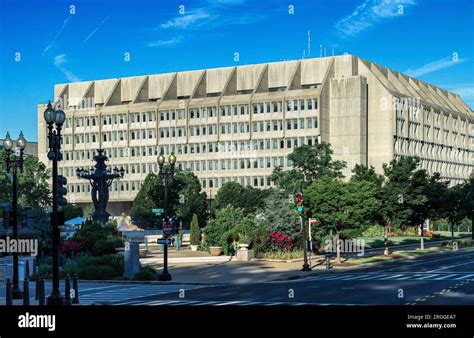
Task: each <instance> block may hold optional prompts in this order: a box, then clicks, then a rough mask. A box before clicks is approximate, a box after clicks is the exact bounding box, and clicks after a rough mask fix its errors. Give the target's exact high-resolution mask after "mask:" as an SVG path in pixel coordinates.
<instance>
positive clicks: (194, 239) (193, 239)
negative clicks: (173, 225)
mask: <svg viewBox="0 0 474 338" xmlns="http://www.w3.org/2000/svg"><path fill="white" fill-rule="evenodd" d="M199 243H200V240H199V221H198V217H197V215H196V214H194V215H193V219H192V221H191V234H190V244H191V245H199Z"/></svg>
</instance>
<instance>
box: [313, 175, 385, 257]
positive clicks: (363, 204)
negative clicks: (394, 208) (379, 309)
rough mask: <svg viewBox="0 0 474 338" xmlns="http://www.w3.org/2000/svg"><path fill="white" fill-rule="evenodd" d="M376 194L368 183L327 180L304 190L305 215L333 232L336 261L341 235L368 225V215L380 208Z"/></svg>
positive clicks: (339, 254)
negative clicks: (345, 231) (313, 218)
mask: <svg viewBox="0 0 474 338" xmlns="http://www.w3.org/2000/svg"><path fill="white" fill-rule="evenodd" d="M376 192H377V187H376V186H375V184H374V183H372V182H368V181H349V182H344V181H342V180H340V179H337V178H331V177H324V178H321V179H318V180H316V181H314V182H313V183H312V184H311V185H310V186H309V187H308V188H306V189H305V190H304V201H305V206H306V214H307V215H309V216H311V217H315V218H317V219H318V220H319V222H320V223H319V224H320V226H321V227H323V228H326V229H327V230H332V231H334V232H335V238H334V240H335V243H336V248H335V249H336V257H337V261H338V262H340V261H341V252H340V247H339V245H337V243H339V240H340V239H341V232H342V231H343V230H344V229H348V228H354V227H358V226H364V225H368V224H369V223H370V216H371V215H372V214H373V213H375V212H376V211H377V210H378V208H379V207H380V202H379V201H378V200H377V198H376ZM333 249H334V248H333Z"/></svg>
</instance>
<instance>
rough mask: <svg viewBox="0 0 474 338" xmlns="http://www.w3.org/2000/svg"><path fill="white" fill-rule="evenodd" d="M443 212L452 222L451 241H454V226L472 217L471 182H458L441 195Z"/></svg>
mask: <svg viewBox="0 0 474 338" xmlns="http://www.w3.org/2000/svg"><path fill="white" fill-rule="evenodd" d="M441 204H442V205H443V208H442V212H443V215H444V217H446V218H447V220H448V221H449V223H450V224H451V241H452V242H454V226H455V225H456V224H459V223H461V222H462V220H463V219H465V218H469V217H470V211H471V210H472V209H473V208H474V196H471V192H470V183H469V182H466V183H463V184H457V185H454V186H452V187H449V188H447V189H446V190H445V191H444V193H443V195H442V196H441Z"/></svg>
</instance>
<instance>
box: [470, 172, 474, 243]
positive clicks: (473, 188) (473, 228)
mask: <svg viewBox="0 0 474 338" xmlns="http://www.w3.org/2000/svg"><path fill="white" fill-rule="evenodd" d="M469 183H470V187H471V197H470V199H471V203H470V208H471V210H469V211H470V215H471V238H472V239H473V240H474V208H473V206H472V204H473V202H472V201H473V200H474V169H472V171H471V175H469Z"/></svg>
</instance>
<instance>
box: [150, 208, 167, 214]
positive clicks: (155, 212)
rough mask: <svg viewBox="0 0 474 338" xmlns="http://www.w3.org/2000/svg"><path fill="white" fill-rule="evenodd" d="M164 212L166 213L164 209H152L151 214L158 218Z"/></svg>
mask: <svg viewBox="0 0 474 338" xmlns="http://www.w3.org/2000/svg"><path fill="white" fill-rule="evenodd" d="M163 211H164V210H163V208H156V209H151V212H152V213H154V214H155V215H158V216H159V215H161V214H162V213H163Z"/></svg>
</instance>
